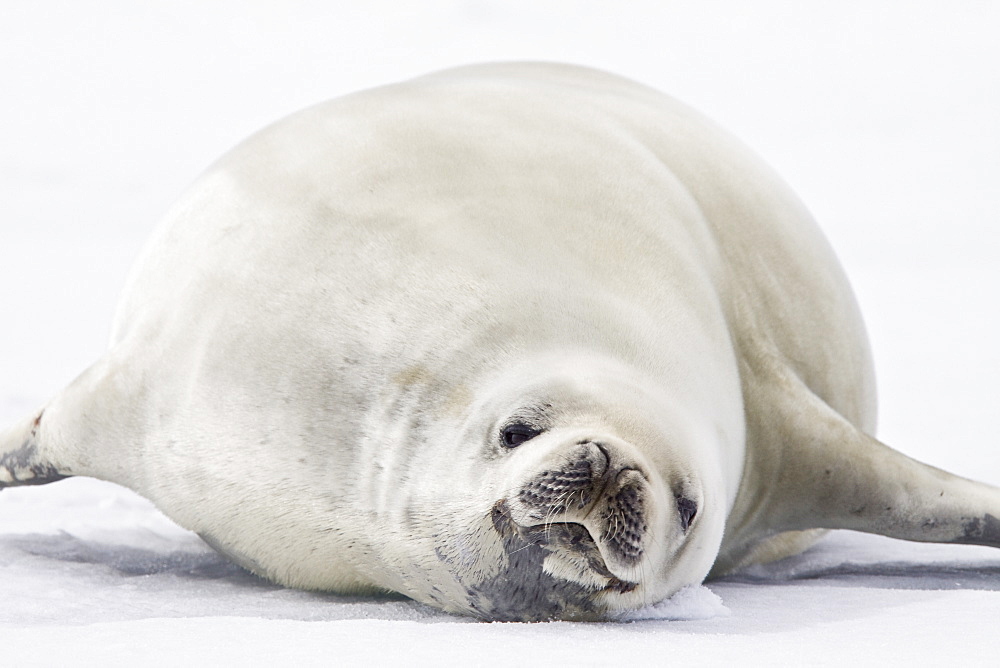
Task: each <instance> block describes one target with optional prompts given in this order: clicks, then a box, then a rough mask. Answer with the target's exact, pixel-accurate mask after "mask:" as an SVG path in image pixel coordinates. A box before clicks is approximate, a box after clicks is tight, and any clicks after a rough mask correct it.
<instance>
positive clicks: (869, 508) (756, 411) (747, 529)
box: [713, 365, 1000, 575]
mask: <svg viewBox="0 0 1000 668" xmlns="http://www.w3.org/2000/svg"><path fill="white" fill-rule="evenodd" d="M779 366H780V365H775V366H772V367H771V368H770V369H767V375H768V378H767V379H766V380H765V381H764V382H761V383H759V384H757V385H756V389H757V392H756V394H755V395H752V396H755V398H756V399H757V400H758V401H762V402H764V403H763V404H762V405H765V406H767V408H766V409H761V408H759V407H754V406H748V410H747V420H748V423H750V424H749V425H748V427H749V429H748V431H749V433H754V434H757V438H758V439H759V442H757V443H753V444H748V448H747V451H748V454H747V462H746V468H745V471H744V476H743V481H742V483H741V490H740V494H739V496H738V498H737V502H736V504H735V507H734V508H733V511H732V513H731V514H730V518H729V524H727V527H726V533H727V536H726V548H725V550H724V553H720V558H719V561H718V562H717V563H716V566H715V568H714V569H713V573H714V574H716V575H719V574H723V573H725V572H729V571H731V570H734V569H736V568H739V567H740V566H743V565H746V564H749V563H755V562H758V561H762V560H767V559H762V555H763V554H766V553H767V552H768V551H771V552H772V553H773V551H774V548H775V546H776V545H777V546H779V547H780V545H781V541H782V540H789V541H791V539H793V538H795V536H796V534H794V533H793V534H790V533H786V532H803V531H804V530H808V529H851V530H854V531H864V532H866V533H875V534H881V535H884V536H889V537H892V538H901V539H904V540H913V541H922V542H930V543H967V544H976V545H987V546H992V547H1000V488H996V487H993V486H991V485H986V484H983V483H979V482H974V481H972V480H967V479H965V478H961V477H959V476H956V475H953V474H950V473H947V472H946V471H942V470H940V469H937V468H934V467H932V466H928V465H926V464H922V463H921V462H918V461H916V460H914V459H911V458H909V457H907V456H906V455H904V454H902V453H900V452H897V451H895V450H893V449H891V448H889V447H888V446H886V445H884V444H882V443H880V442H879V441H878V440H876V439H875V438H873V437H871V436H869V435H868V434H865V433H864V432H863V431H861V430H860V429H858V428H857V427H855V426H854V425H853V424H851V423H850V422H849V421H848V420H846V419H845V418H844V417H843V416H841V415H840V414H839V413H838V412H836V411H835V410H833V409H832V408H830V406H828V405H827V404H826V403H825V402H824V401H823V400H822V399H820V398H819V397H817V396H816V395H815V394H814V393H813V392H812V391H811V390H810V389H809V388H808V387H806V386H805V384H804V383H803V382H802V380H801V379H800V378H799V377H798V376H796V375H795V374H794V372H792V371H791V370H790V369H788V368H778V367H779ZM754 372H755V373H757V374H759V373H760V370H759V369H754ZM758 377H759V376H758ZM792 542H794V541H792ZM795 551H798V550H791V551H786V552H785V553H784V554H778V555H777V556H785V555H787V554H793V553H794V552H795Z"/></svg>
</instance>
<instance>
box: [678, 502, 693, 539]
mask: <svg viewBox="0 0 1000 668" xmlns="http://www.w3.org/2000/svg"><path fill="white" fill-rule="evenodd" d="M677 512H678V514H680V516H681V531H687V530H688V527H689V526H691V522H693V521H694V516H695V515H697V514H698V504H697V503H695V502H694V501H692V500H691V499H688V498H685V497H683V496H678V497H677Z"/></svg>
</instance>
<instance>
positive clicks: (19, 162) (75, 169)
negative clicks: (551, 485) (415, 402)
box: [0, 0, 1000, 666]
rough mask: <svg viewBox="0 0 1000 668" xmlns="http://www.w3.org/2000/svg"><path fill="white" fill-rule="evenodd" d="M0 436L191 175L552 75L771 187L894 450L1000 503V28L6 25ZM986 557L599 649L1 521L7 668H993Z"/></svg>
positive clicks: (566, 15) (873, 573)
mask: <svg viewBox="0 0 1000 668" xmlns="http://www.w3.org/2000/svg"><path fill="white" fill-rule="evenodd" d="M8 5H10V6H6V7H5V8H4V18H3V20H2V21H0V62H2V63H3V65H0V90H2V91H3V96H4V101H5V102H6V104H3V105H0V146H2V147H3V150H2V151H0V221H2V222H0V314H2V315H0V423H3V424H6V423H9V422H11V421H13V420H15V419H17V418H18V417H20V416H21V415H22V414H25V413H27V412H29V411H30V410H32V409H34V408H35V407H36V406H38V405H40V404H41V403H42V402H43V401H44V400H45V399H46V398H47V397H48V396H50V395H51V394H53V393H55V392H56V391H57V390H58V389H59V388H60V387H62V386H63V385H64V384H65V383H66V382H68V381H69V380H70V379H72V377H73V376H75V375H76V374H77V373H78V372H80V371H81V370H82V369H84V368H85V367H86V366H87V365H88V364H89V363H90V362H91V361H93V360H94V359H96V358H97V357H98V355H99V354H100V352H101V350H102V348H103V346H104V341H105V337H106V333H107V331H108V326H109V324H110V320H111V316H112V313H113V309H114V304H115V301H116V297H117V293H118V291H119V289H120V287H121V285H122V283H123V281H124V277H125V274H126V272H127V270H128V267H129V265H130V263H131V261H132V260H133V259H134V257H135V255H136V253H137V251H138V248H139V247H140V245H141V243H142V241H143V240H144V239H145V237H146V236H147V235H148V234H149V232H150V230H151V228H152V226H153V225H154V223H155V222H156V220H157V218H158V216H159V215H160V214H161V213H162V212H163V211H164V210H165V209H166V207H167V206H168V204H169V203H170V201H171V200H172V199H173V198H175V197H176V196H178V195H179V193H180V192H181V191H182V190H183V188H184V187H185V185H186V184H187V183H189V182H190V181H191V180H192V179H193V178H194V177H195V176H196V175H197V174H198V173H199V171H201V170H202V169H203V168H204V167H205V166H207V165H208V164H209V163H210V162H211V161H212V160H213V159H214V158H215V157H216V156H218V155H219V154H221V153H222V152H223V151H224V150H226V149H227V148H228V147H230V146H232V145H233V144H235V143H236V142H237V141H239V140H240V139H241V138H242V137H244V136H246V135H248V134H249V133H251V132H252V131H254V130H255V129H257V128H259V127H261V126H263V125H264V124H266V123H269V122H271V121H273V120H275V119H277V118H279V117H281V116H283V115H285V114H287V113H290V112H292V111H294V110H296V109H298V108H300V107H303V106H306V105H308V104H311V103H314V102H317V101H320V100H323V99H326V98H329V97H333V96H336V95H340V94H344V93H347V92H349V91H351V90H354V89H358V88H362V87H368V86H372V85H377V84H380V83H386V82H390V81H394V80H399V79H403V78H407V77H410V76H413V75H417V74H420V73H423V72H426V71H430V70H434V69H438V68H443V67H448V66H451V65H457V64H463V63H468V62H476V61H485V60H500V59H505V60H511V59H518V60H521V59H541V60H557V61H568V62H574V63H580V64H586V65H592V66H596V67H601V68H604V69H608V70H611V71H614V72H618V73H620V74H624V75H627V76H630V77H632V78H635V79H638V80H640V81H643V82H645V83H647V84H650V85H652V86H654V87H657V88H659V89H661V90H664V91H667V92H669V93H671V94H673V95H675V96H677V97H679V98H680V99H683V100H685V101H687V102H689V103H691V104H693V105H694V106H695V107H697V108H699V109H701V110H702V111H704V112H706V113H707V114H709V115H710V116H712V117H713V118H715V119H716V120H717V121H718V122H719V123H720V124H722V125H723V126H725V127H727V128H728V129H730V130H731V131H732V132H734V133H735V134H736V135H737V136H740V137H741V138H742V139H743V140H744V141H746V142H747V143H748V144H749V145H751V146H752V147H753V148H755V149H756V150H757V151H758V152H759V153H760V154H761V155H763V156H764V157H765V159H767V160H768V161H769V162H770V163H771V164H772V165H773V166H774V167H775V168H776V169H777V171H778V172H779V173H781V174H782V175H783V176H784V177H785V178H786V180H788V181H789V182H790V183H791V185H792V186H793V188H794V189H795V190H796V191H797V192H798V193H799V194H800V196H801V197H802V198H803V199H804V201H805V202H806V203H807V204H808V205H809V207H810V208H811V210H812V211H813V213H814V214H815V215H816V217H817V219H818V220H819V221H820V224H821V225H822V227H823V228H824V230H825V231H826V232H827V234H828V236H829V237H830V239H831V241H832V243H833V245H834V247H835V248H836V249H837V251H838V254H839V255H840V257H841V259H842V261H843V263H844V265H845V268H846V269H847V272H848V274H849V275H850V276H851V277H852V280H853V283H854V286H855V289H856V292H857V294H858V298H859V301H860V302H861V306H862V310H863V311H864V313H865V316H866V319H867V322H868V325H869V332H870V335H871V339H872V343H873V348H874V352H875V359H876V365H877V369H878V372H879V380H880V397H881V400H882V410H881V415H882V421H881V427H880V432H879V435H880V437H881V438H882V439H883V440H885V441H886V442H888V443H890V444H891V445H893V446H894V447H897V448H898V449H900V450H903V451H904V452H906V453H907V454H909V455H911V456H914V457H917V458H918V459H921V460H924V461H928V462H931V463H933V464H935V465H937V466H941V467H942V468H946V469H949V470H952V471H955V472H957V473H960V474H962V475H966V476H969V477H973V478H977V479H980V480H984V481H987V482H992V483H993V484H997V483H1000V454H998V447H997V437H996V432H995V430H994V429H993V427H994V425H995V423H993V422H991V420H993V419H995V416H996V414H997V409H996V404H997V401H998V400H1000V347H998V346H997V345H996V342H997V340H998V338H1000V336H998V335H1000V331H998V330H1000V266H998V263H997V259H998V258H1000V233H998V231H997V230H998V225H997V217H998V215H1000V121H998V119H1000V68H998V67H997V64H998V63H1000V41H998V40H997V39H996V35H997V34H998V33H1000V5H998V4H996V3H989V2H975V1H970V2H964V3H951V4H949V5H947V6H946V5H945V4H942V3H932V2H928V1H917V2H903V1H898V2H879V1H877V0H875V1H864V2H862V1H857V0H842V1H841V2H837V3H791V2H779V1H777V0H764V1H760V2H755V3H752V4H746V3H737V2H731V3H728V2H721V1H719V0H708V1H705V2H700V3H684V4H680V3H674V2H662V1H648V2H621V3H596V2H589V1H572V2H571V1H564V2H556V1H551V2H535V1H530V2H529V1H528V0H516V1H506V2H499V1H473V0H467V1H464V2H463V1H458V0H450V1H445V0H430V1H428V2H422V3H404V2H396V3H394V2H387V1H383V0H377V1H374V2H365V3H347V2H321V1H319V0H297V1H289V2H277V1H276V0H257V1H254V2H235V1H233V0H219V1H218V2H212V3H194V2H176V1H173V2H166V1H164V0H154V1H150V2H143V3H131V2H125V1H124V0H105V1H103V2H97V1H86V0H85V1H82V2H69V1H66V2H57V1H54V0H39V1H38V2H33V3H8ZM998 590H1000V551H994V550H990V549H987V548H979V547H954V546H939V545H919V544H913V543H903V542H900V541H893V540H890V539H886V538H880V537H875V536H866V535H861V534H851V533H847V532H837V533H834V534H831V535H830V536H828V537H827V538H826V539H825V540H823V541H822V542H821V543H820V544H818V545H817V546H816V547H815V548H813V549H811V550H810V551H808V552H806V553H805V554H803V555H801V556H799V557H796V558H793V559H788V560H785V561H782V562H778V563H776V564H771V565H768V566H762V567H755V568H752V569H750V570H748V571H746V572H744V573H741V574H739V575H738V576H734V577H730V578H726V579H724V580H720V581H715V582H710V583H708V584H707V586H706V587H694V588H690V589H687V590H684V591H682V592H681V593H679V594H678V595H677V596H676V597H674V599H671V600H670V601H666V602H663V603H661V604H659V605H657V606H653V607H652V608H647V609H646V610H644V611H641V612H640V613H637V614H635V615H634V616H632V618H631V621H628V620H623V621H621V622H618V623H606V624H574V623H564V622H558V623H547V624H481V623H476V622H472V621H470V620H468V619H465V618H459V617H453V616H450V615H446V614H443V613H440V612H437V611H435V610H433V609H430V608H428V607H426V606H423V605H420V604H417V603H414V602H412V601H409V600H407V599H404V598H400V597H386V598H381V599H376V598H345V597H337V596H330V595H322V594H315V593H307V592H299V591H292V590H288V589H283V588H281V587H277V586H274V585H271V584H268V583H266V582H264V581H262V580H259V579H257V578H255V577H253V576H251V575H249V574H247V573H246V572H244V571H242V570H241V569H239V568H238V567H236V566H233V565H231V564H230V563H228V562H227V561H225V560H224V559H222V558H220V557H219V556H217V555H216V554H215V553H213V552H212V551H211V550H210V549H208V548H207V547H206V546H205V545H204V544H203V543H202V542H201V541H200V540H198V539H197V537H195V536H194V535H192V534H190V533H189V532H186V531H184V530H182V529H180V528H178V527H177V526H175V525H174V524H172V523H171V522H170V521H169V520H167V519H166V518H165V517H163V516H162V515H161V514H160V513H159V512H158V511H156V509H155V508H153V507H152V506H151V505H150V504H149V503H148V502H146V501H145V500H143V499H141V498H139V497H138V496H136V495H134V494H132V493H131V492H128V491H127V490H123V489H121V488H118V487H115V486H114V485H110V484H107V483H102V482H98V481H94V480H86V479H70V480H66V481H63V482H59V483H56V484H53V485H48V486H45V487H39V488H21V489H10V490H6V491H4V492H3V493H2V494H0V592H2V594H0V602H2V605H0V638H2V639H3V648H4V649H3V652H2V657H3V659H2V663H3V664H4V665H18V666H21V665H64V664H72V665H136V664H138V663H140V662H141V663H142V664H144V665H185V664H188V665H210V664H220V663H221V664H225V665H230V664H237V663H243V664H249V665H302V666H305V665H319V664H323V665H329V664H331V663H332V664H337V663H341V664H349V663H357V662H360V661H369V662H371V661H372V660H376V661H378V662H380V663H400V664H403V663H405V664H407V665H442V664H460V665H512V664H520V663H527V662H529V661H530V662H531V663H533V664H535V665H549V664H555V665H607V664H609V663H612V662H613V663H615V664H618V665H657V664H665V663H677V664H681V663H695V664H697V665H723V664H724V665H733V664H740V665H746V664H750V665H757V664H765V663H766V664H778V665H784V664H788V665H790V664H794V665H835V664H843V663H847V662H851V663H854V664H860V665H874V664H884V663H886V662H888V663H891V664H893V665H901V664H906V665H910V664H913V665H930V664H944V663H947V664H949V665H966V666H971V665H995V664H996V662H997V657H998V654H1000V639H998V636H1000V634H998V622H1000V591H998Z"/></svg>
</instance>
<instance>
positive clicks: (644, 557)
mask: <svg viewBox="0 0 1000 668" xmlns="http://www.w3.org/2000/svg"><path fill="white" fill-rule="evenodd" d="M459 433H460V436H459V437H458V438H456V439H454V440H453V443H455V446H456V449H455V450H454V451H453V452H451V453H450V455H449V457H447V458H446V461H447V464H446V465H441V464H440V462H441V459H440V458H438V459H437V462H438V464H437V465H435V467H434V471H433V472H427V478H425V481H424V482H425V484H424V485H422V487H424V488H426V489H434V490H436V492H435V495H434V497H433V499H431V498H421V497H419V496H416V495H410V497H409V500H408V502H409V508H408V517H409V519H410V521H411V522H414V521H415V522H418V523H419V524H420V525H422V526H424V527H426V526H428V525H434V529H433V531H431V532H421V533H422V534H423V535H425V536H427V535H432V536H433V539H432V541H431V543H432V544H431V543H427V542H424V546H425V553H424V554H425V555H426V550H431V549H432V551H433V554H434V560H435V561H436V563H434V564H431V563H429V560H428V559H426V558H425V557H424V556H422V555H414V559H416V560H417V561H419V562H420V565H419V568H417V569H411V568H410V567H408V566H404V567H403V569H404V570H405V571H406V572H407V573H415V572H417V571H419V572H421V574H422V575H421V576H420V577H412V576H410V577H407V578H406V582H405V583H402V582H401V583H399V585H400V586H399V589H400V590H401V591H404V592H405V593H407V594H409V595H411V596H413V597H415V598H418V599H421V600H425V601H428V602H432V603H434V604H436V605H439V606H441V607H444V608H445V609H449V610H453V611H456V612H464V613H470V612H471V613H473V614H475V615H477V616H479V617H481V618H485V619H491V620H524V621H528V620H546V619H580V620H588V619H589V620H597V619H608V618H614V617H615V615H616V614H617V613H621V612H624V611H628V610H632V609H635V608H640V607H643V606H644V605H649V604H652V603H656V602H658V601H660V600H662V599H663V598H666V597H667V596H669V595H671V594H673V593H674V592H676V591H677V590H678V589H680V588H682V587H684V586H686V585H689V584H695V583H698V582H701V580H702V579H704V577H705V575H706V574H707V573H708V571H709V569H710V568H711V565H712V562H713V560H714V557H715V555H716V553H717V550H718V546H719V543H720V541H721V536H722V526H723V523H724V517H725V512H726V508H725V505H726V503H725V500H724V499H723V498H721V495H719V494H716V493H714V492H713V490H716V489H720V488H721V485H720V484H718V472H717V471H718V467H717V466H715V465H714V463H713V462H712V461H711V458H710V456H709V455H708V453H709V452H711V451H712V450H713V449H712V448H710V447H705V446H706V444H705V443H703V442H700V439H701V438H702V437H703V435H702V434H699V433H698V432H697V430H696V429H694V428H693V427H692V421H691V420H689V419H687V418H686V416H685V415H684V414H683V412H682V411H680V410H679V409H678V408H677V406H676V405H675V406H672V405H671V404H670V402H669V401H668V399H667V398H666V397H664V396H663V395H662V394H660V393H658V392H657V391H656V388H655V386H654V385H652V384H651V383H649V382H647V381H643V380H640V379H639V378H638V376H637V375H636V374H635V373H634V372H629V371H627V370H623V368H622V367H621V366H620V365H617V364H613V363H608V362H601V363H594V361H593V360H590V359H583V360H581V359H573V360H562V361H561V362H559V363H552V362H551V361H550V362H547V363H540V362H538V361H537V360H536V361H534V362H533V364H532V365H530V368H526V367H520V368H518V369H515V370H512V371H510V372H508V373H505V374H503V378H502V379H501V380H499V381H496V382H493V383H490V384H489V392H488V393H487V395H486V396H485V397H482V398H481V400H479V401H476V402H473V403H472V404H471V405H470V410H469V411H468V412H467V417H466V420H465V421H464V424H463V425H462V428H461V429H460V430H459ZM699 446H701V447H699ZM424 470H425V471H426V469H424ZM720 506H721V507H720ZM410 543H411V544H412V543H413V541H410ZM411 563H412V562H411Z"/></svg>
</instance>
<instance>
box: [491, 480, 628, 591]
mask: <svg viewBox="0 0 1000 668" xmlns="http://www.w3.org/2000/svg"><path fill="white" fill-rule="evenodd" d="M491 515H492V519H493V526H494V527H495V528H496V530H497V532H498V533H499V534H500V535H501V536H502V537H504V538H506V539H507V540H506V541H505V542H507V543H508V544H510V543H515V544H514V545H509V547H513V549H514V550H524V549H529V548H531V547H535V548H541V549H542V550H544V551H545V552H547V553H549V555H550V557H551V560H552V562H554V563H552V564H550V567H551V568H553V569H554V570H557V571H558V573H559V575H560V576H561V577H564V579H567V580H570V581H575V582H577V583H579V584H581V585H584V586H585V587H586V588H588V589H592V590H595V592H594V593H596V592H597V591H608V592H616V593H619V594H624V593H627V592H630V591H633V590H634V589H635V588H636V587H638V586H639V584H638V583H636V582H630V581H628V580H623V579H621V578H619V577H618V576H616V575H615V574H614V573H612V572H611V570H610V569H609V568H608V565H607V563H606V562H605V560H604V556H603V555H602V554H601V550H600V548H599V547H598V544H597V541H596V540H594V536H593V535H592V534H591V532H590V530H589V529H588V528H587V527H586V526H584V525H583V524H581V523H579V522H546V523H542V524H534V525H530V526H524V525H521V524H519V523H517V522H515V521H514V519H513V518H512V517H511V514H510V509H509V507H508V506H507V501H506V499H501V500H500V501H497V502H496V504H494V506H493V509H492V513H491ZM511 539H513V540H511ZM516 543H522V545H520V546H519V545H516ZM511 553H513V551H512V552H511Z"/></svg>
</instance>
